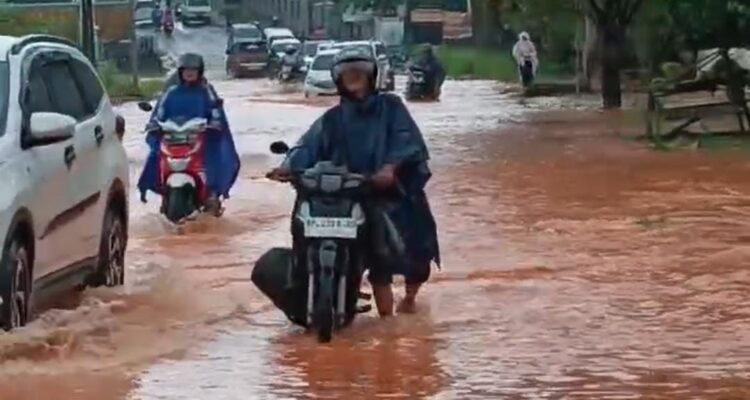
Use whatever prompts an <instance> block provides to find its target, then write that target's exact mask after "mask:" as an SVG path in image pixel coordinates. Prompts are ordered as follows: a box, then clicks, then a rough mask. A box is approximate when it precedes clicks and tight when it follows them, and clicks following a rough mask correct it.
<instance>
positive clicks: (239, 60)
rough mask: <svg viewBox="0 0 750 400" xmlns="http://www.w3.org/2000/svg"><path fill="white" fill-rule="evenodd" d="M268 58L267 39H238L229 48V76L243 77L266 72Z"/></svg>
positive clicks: (227, 60) (227, 61)
mask: <svg viewBox="0 0 750 400" xmlns="http://www.w3.org/2000/svg"><path fill="white" fill-rule="evenodd" d="M268 60H269V54H268V47H267V46H266V42H265V41H263V40H261V41H253V40H246V39H242V40H236V41H234V43H232V45H231V46H230V47H229V48H227V59H226V70H227V76H229V77H230V78H241V77H244V76H247V75H250V74H258V73H264V72H265V71H266V69H267V68H268Z"/></svg>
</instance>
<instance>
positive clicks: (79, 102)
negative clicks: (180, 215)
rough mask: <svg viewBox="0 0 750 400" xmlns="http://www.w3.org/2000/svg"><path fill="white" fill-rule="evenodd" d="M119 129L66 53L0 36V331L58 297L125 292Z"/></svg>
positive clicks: (79, 61) (88, 77)
mask: <svg viewBox="0 0 750 400" xmlns="http://www.w3.org/2000/svg"><path fill="white" fill-rule="evenodd" d="M124 129H125V123H124V121H123V120H122V118H121V117H119V116H118V115H117V114H115V112H114V110H113V109H112V104H111V103H110V101H109V97H108V96H107V94H106V92H105V91H104V89H103V87H102V84H101V82H100V80H99V78H98V77H97V74H96V72H95V69H94V68H93V67H92V65H91V63H90V62H89V61H88V59H87V58H86V57H85V56H84V55H83V54H81V52H80V51H78V50H77V49H76V48H75V47H74V46H73V44H72V43H70V42H68V41H66V40H64V39H60V38H56V37H51V36H39V35H35V36H26V37H22V38H15V37H7V36H0V182H3V185H4V187H3V189H2V191H0V244H2V253H0V303H1V304H0V328H3V329H5V330H10V329H12V328H14V327H18V326H22V325H24V324H26V322H28V321H29V320H30V319H31V317H32V315H33V314H32V313H33V304H34V303H35V302H37V301H40V300H42V299H49V297H50V296H51V295H54V294H56V293H58V292H59V291H60V290H64V289H70V288H74V287H83V286H84V285H94V286H96V285H107V286H115V285H120V284H122V283H123V277H124V256H125V249H126V245H127V222H128V208H127V204H128V202H127V199H128V197H127V196H128V194H127V190H128V162H127V158H126V155H125V150H124V148H123V146H122V143H121V140H122V135H123V133H124Z"/></svg>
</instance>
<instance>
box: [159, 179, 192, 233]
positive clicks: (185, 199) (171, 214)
mask: <svg viewBox="0 0 750 400" xmlns="http://www.w3.org/2000/svg"><path fill="white" fill-rule="evenodd" d="M164 201H165V204H164V210H163V212H164V215H165V216H166V217H167V219H168V220H169V221H171V222H173V223H175V224H176V223H178V222H180V221H182V220H183V219H185V218H187V217H188V216H190V215H191V214H193V213H194V212H195V210H196V207H195V188H194V187H192V186H190V185H185V186H182V187H170V188H168V189H167V193H166V197H165V199H164Z"/></svg>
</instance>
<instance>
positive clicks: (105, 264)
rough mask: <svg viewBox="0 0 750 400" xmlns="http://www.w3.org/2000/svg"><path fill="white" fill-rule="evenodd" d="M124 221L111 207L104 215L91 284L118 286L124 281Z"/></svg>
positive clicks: (125, 241) (125, 242)
mask: <svg viewBox="0 0 750 400" xmlns="http://www.w3.org/2000/svg"><path fill="white" fill-rule="evenodd" d="M125 229H126V227H125V221H123V220H122V217H121V216H120V215H119V213H117V212H116V210H115V209H114V208H113V207H109V208H108V210H107V214H106V215H105V216H104V229H102V238H101V242H100V243H99V262H98V263H97V267H96V271H95V272H94V276H93V279H92V281H91V286H95V287H96V286H107V287H114V286H120V285H122V284H124V283H125V250H126V246H127V239H126V238H127V235H126V232H125Z"/></svg>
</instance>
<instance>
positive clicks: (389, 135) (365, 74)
mask: <svg viewBox="0 0 750 400" xmlns="http://www.w3.org/2000/svg"><path fill="white" fill-rule="evenodd" d="M377 69H378V68H377V63H376V61H375V60H374V59H373V58H372V57H371V56H370V54H369V53H367V52H366V51H363V50H360V49H356V48H350V49H344V50H342V51H341V52H340V53H339V54H337V55H336V58H335V61H334V65H333V68H332V70H331V75H332V78H333V80H334V82H335V83H336V85H337V86H338V90H339V93H340V94H341V102H340V104H339V105H337V106H334V107H333V108H331V109H329V110H328V111H327V112H326V113H325V114H324V115H323V116H322V117H320V118H319V119H318V120H317V121H316V122H315V123H314V124H313V125H312V127H311V128H310V129H309V130H308V131H307V133H305V134H304V135H303V136H302V138H301V139H300V141H299V143H298V149H299V150H297V151H293V152H292V153H290V155H289V157H287V159H286V160H285V161H284V163H283V164H282V166H280V167H279V168H276V169H274V170H273V171H271V172H270V173H269V175H268V176H269V178H271V179H277V180H284V179H288V177H289V175H290V173H291V171H298V170H302V169H305V168H309V167H311V166H313V165H314V164H315V163H316V162H318V161H321V160H330V161H333V162H334V163H336V164H339V165H346V166H347V168H348V169H349V170H350V171H351V172H355V173H360V174H365V175H369V176H370V177H371V181H372V182H373V184H374V186H375V187H376V188H377V189H378V190H383V191H387V190H393V188H394V187H395V186H398V187H400V188H402V196H400V197H399V200H398V201H395V202H392V203H390V205H389V206H388V208H387V210H386V211H387V213H388V215H389V216H390V218H391V220H392V221H393V223H394V225H395V226H396V229H397V230H398V232H399V233H400V237H401V238H402V240H403V244H404V245H405V246H404V247H405V253H404V254H398V255H397V256H396V257H394V258H387V259H382V258H380V257H373V256H368V260H367V264H368V267H369V268H370V272H369V279H370V282H371V283H372V286H373V294H374V297H375V303H376V305H377V308H378V312H379V314H380V315H381V316H383V317H385V316H389V315H392V313H393V291H392V288H391V283H392V278H393V274H402V275H404V276H405V278H406V296H405V298H404V299H403V301H402V302H401V304H400V305H399V312H404V313H411V312H415V310H416V303H415V300H416V296H417V292H418V291H419V288H420V287H421V285H422V284H423V283H424V282H426V281H427V279H428V278H429V275H430V268H431V265H430V264H431V262H432V261H435V262H437V263H438V264H439V260H440V255H439V248H438V241H437V230H436V225H435V220H434V218H433V216H432V213H431V211H430V207H429V205H428V202H427V197H426V195H425V192H424V187H425V185H426V183H427V181H428V180H429V179H430V176H431V173H430V170H429V168H428V166H427V161H428V159H429V153H428V151H427V147H426V145H425V142H424V139H423V137H422V134H421V132H420V130H419V128H418V127H417V125H416V123H415V122H414V120H413V119H412V117H411V115H410V114H409V111H408V110H407V109H406V107H405V106H404V104H403V102H402V101H401V100H400V98H399V97H397V96H394V95H391V94H381V93H379V92H378V91H377V89H376V77H377ZM370 247H371V250H372V248H375V246H370Z"/></svg>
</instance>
